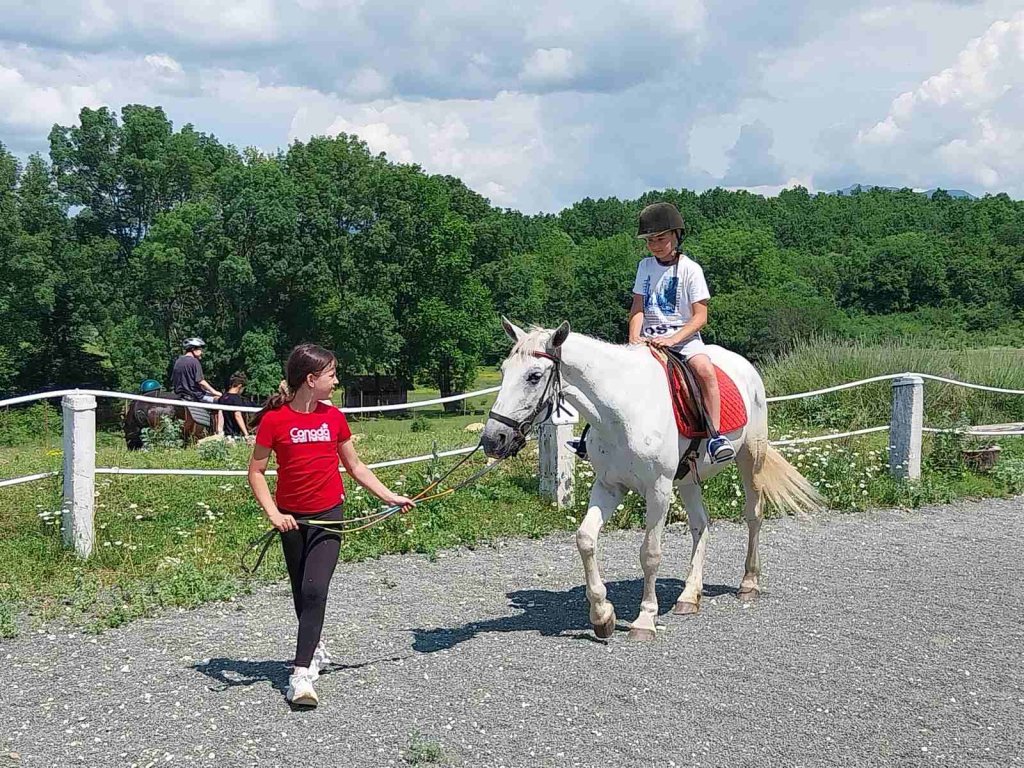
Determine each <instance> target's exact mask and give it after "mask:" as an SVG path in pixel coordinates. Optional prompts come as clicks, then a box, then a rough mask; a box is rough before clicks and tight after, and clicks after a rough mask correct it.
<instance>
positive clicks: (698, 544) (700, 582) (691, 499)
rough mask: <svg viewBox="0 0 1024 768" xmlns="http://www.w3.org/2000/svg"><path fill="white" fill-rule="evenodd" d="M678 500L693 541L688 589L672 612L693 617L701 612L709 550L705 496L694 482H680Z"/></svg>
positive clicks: (684, 591) (681, 595)
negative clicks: (684, 509)
mask: <svg viewBox="0 0 1024 768" xmlns="http://www.w3.org/2000/svg"><path fill="white" fill-rule="evenodd" d="M679 497H680V498H681V499H682V500H683V506H684V507H685V508H686V518H687V520H688V521H689V524H690V536H691V537H692V538H693V551H692V552H691V553H690V570H689V571H688V572H687V574H686V586H685V587H683V591H682V593H681V594H680V595H679V598H678V599H677V600H676V605H675V608H674V609H673V611H672V612H673V613H676V614H678V615H680V616H690V615H692V614H695V613H697V611H698V610H700V597H701V594H702V593H703V591H704V555H705V554H706V553H707V549H708V513H707V510H706V509H705V508H704V496H703V494H701V492H700V486H699V485H696V484H695V483H692V482H690V483H681V484H680V485H679Z"/></svg>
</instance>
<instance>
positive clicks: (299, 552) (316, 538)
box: [281, 504, 342, 667]
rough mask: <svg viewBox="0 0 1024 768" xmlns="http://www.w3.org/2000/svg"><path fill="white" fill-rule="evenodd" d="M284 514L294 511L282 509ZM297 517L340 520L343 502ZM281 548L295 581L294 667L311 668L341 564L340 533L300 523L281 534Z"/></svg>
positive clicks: (293, 587) (300, 518) (293, 598)
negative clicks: (329, 594)
mask: <svg viewBox="0 0 1024 768" xmlns="http://www.w3.org/2000/svg"><path fill="white" fill-rule="evenodd" d="M281 511H282V512H284V513H285V514H291V513H288V512H285V510H283V509H282V510H281ZM295 519H296V520H300V521H301V520H341V519H342V512H341V504H339V505H338V506H336V507H331V508H330V509H328V510H327V511H325V512H318V513H317V514H315V515H295ZM281 549H282V550H283V551H284V561H285V564H287V566H288V578H289V579H290V580H291V584H292V600H293V601H294V602H295V615H296V617H297V618H298V619H299V637H298V639H297V640H296V642H295V666H296V667H308V666H309V663H310V662H311V661H312V660H313V651H315V650H316V644H317V643H318V642H320V633H321V632H322V631H323V628H324V611H325V610H326V608H327V590H328V589H329V588H330V586H331V576H333V575H334V566H336V565H337V564H338V553H339V552H340V550H341V534H340V533H338V532H337V531H335V530H331V529H329V528H321V527H319V526H315V525H299V529H298V530H297V531H287V532H285V533H282V534H281Z"/></svg>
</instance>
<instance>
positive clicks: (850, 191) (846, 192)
mask: <svg viewBox="0 0 1024 768" xmlns="http://www.w3.org/2000/svg"><path fill="white" fill-rule="evenodd" d="M872 189H885V190H888V191H889V192H899V191H900V189H901V187H882V186H879V185H877V184H851V185H850V186H848V187H843V188H842V189H837V190H836V191H835V194H837V195H840V196H841V197H849V196H850V195H856V194H858V193H860V192H869V191H870V190H872ZM937 191H938V187H936V188H935V189H929V190H928V191H926V192H922V193H921V194H922V195H924V196H925V197H928V198H929V199H930V198H931V196H932V195H934V194H935V193H936V192H937ZM943 191H944V192H946V193H947V194H948V195H949V196H950V197H952V198H954V199H956V200H977V199H978V198H977V197H976V196H975V195H972V194H971V193H970V192H967V191H965V190H963V189H946V190H943Z"/></svg>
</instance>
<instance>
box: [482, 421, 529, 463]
mask: <svg viewBox="0 0 1024 768" xmlns="http://www.w3.org/2000/svg"><path fill="white" fill-rule="evenodd" d="M524 445H526V441H525V440H524V439H523V438H522V436H521V435H520V434H519V433H517V432H515V431H514V430H512V429H510V428H509V427H507V426H505V425H504V424H501V423H500V422H497V421H495V420H494V419H488V420H487V425H486V426H485V427H484V431H483V434H482V435H481V436H480V447H481V448H483V449H484V454H485V455H486V456H487V457H488V458H490V459H508V458H511V457H512V456H515V455H516V454H517V453H519V452H520V451H521V450H522V449H523V446H524Z"/></svg>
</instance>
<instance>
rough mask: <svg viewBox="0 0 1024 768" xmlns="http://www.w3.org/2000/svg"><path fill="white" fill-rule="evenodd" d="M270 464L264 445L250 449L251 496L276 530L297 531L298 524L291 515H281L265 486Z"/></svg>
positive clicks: (267, 450) (268, 452)
mask: <svg viewBox="0 0 1024 768" xmlns="http://www.w3.org/2000/svg"><path fill="white" fill-rule="evenodd" d="M269 463H270V449H269V448H267V447H266V446H265V445H259V444H257V445H255V446H253V449H252V458H250V459H249V487H250V488H252V493H253V496H255V497H256V501H258V502H259V504H260V506H261V507H263V511H264V512H265V513H266V515H267V519H268V520H270V524H271V525H272V526H274V527H275V528H277V530H279V531H281V532H282V533H284V532H285V531H295V530H298V528H299V524H298V523H297V522H295V518H294V517H292V516H291V515H284V514H281V511H280V510H279V509H278V508H277V504H275V503H274V497H273V495H271V493H270V486H269V485H267V475H266V472H267V464H269Z"/></svg>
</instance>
